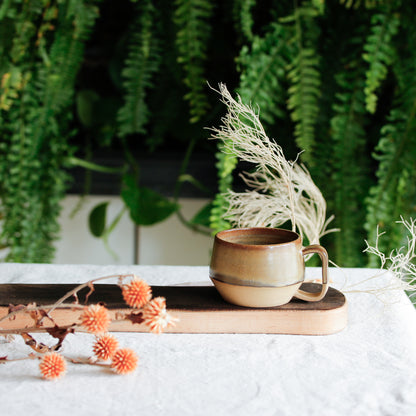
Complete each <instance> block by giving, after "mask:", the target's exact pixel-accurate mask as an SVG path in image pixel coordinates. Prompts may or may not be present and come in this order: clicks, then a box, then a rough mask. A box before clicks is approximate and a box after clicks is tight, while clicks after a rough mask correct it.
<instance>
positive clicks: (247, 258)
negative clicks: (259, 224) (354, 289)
mask: <svg viewBox="0 0 416 416" xmlns="http://www.w3.org/2000/svg"><path fill="white" fill-rule="evenodd" d="M311 253H318V254H319V256H320V258H321V261H322V286H321V290H320V292H319V293H309V292H305V291H304V290H300V289H299V288H300V286H301V284H302V283H303V281H304V278H305V261H304V256H306V255H307V254H311ZM327 271H328V254H327V252H326V250H325V249H324V248H323V247H322V246H320V245H316V244H314V245H310V246H308V247H302V239H301V237H300V235H299V234H297V233H295V232H293V231H288V230H283V229H279V228H240V229H231V230H225V231H221V232H219V233H217V234H216V236H215V240H214V247H213V251H212V255H211V264H210V270H209V275H210V278H211V280H212V281H213V283H214V285H215V287H216V288H217V290H218V292H219V293H220V295H221V296H222V297H223V298H224V300H226V301H227V302H230V303H233V304H236V305H240V306H249V307H271V306H279V305H284V304H285V303H288V302H289V301H290V300H291V299H292V297H296V298H298V299H302V300H305V301H311V302H316V301H319V300H321V299H322V298H323V297H324V296H325V294H326V292H327V290H328V277H327Z"/></svg>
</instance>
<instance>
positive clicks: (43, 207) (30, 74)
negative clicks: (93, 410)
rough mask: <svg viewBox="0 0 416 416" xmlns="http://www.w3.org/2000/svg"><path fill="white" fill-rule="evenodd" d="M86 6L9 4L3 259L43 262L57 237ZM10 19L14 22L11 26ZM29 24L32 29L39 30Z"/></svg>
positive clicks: (91, 14)
mask: <svg viewBox="0 0 416 416" xmlns="http://www.w3.org/2000/svg"><path fill="white" fill-rule="evenodd" d="M97 12H98V10H97V8H96V6H95V5H94V4H93V3H92V2H84V1H82V0H78V1H74V2H71V3H62V2H50V3H47V4H46V3H44V2H41V1H39V2H37V1H34V2H14V3H13V8H9V9H8V10H7V12H6V13H5V14H4V15H3V19H5V21H6V24H9V26H10V27H12V28H13V33H14V34H15V36H14V37H13V45H12V47H11V49H9V54H8V55H7V62H6V63H5V64H3V67H2V71H3V73H2V76H3V79H12V74H16V72H17V71H19V72H20V74H21V75H19V76H17V77H16V75H14V76H15V78H14V79H15V80H16V79H17V80H20V81H19V82H13V83H12V84H11V85H12V86H13V88H14V92H13V94H12V95H10V90H9V91H7V89H4V88H3V89H2V94H1V96H2V99H3V101H4V100H5V98H4V97H5V94H6V95H7V94H8V96H9V97H12V98H13V103H9V104H8V105H7V99H6V101H5V102H6V105H5V106H4V105H3V106H2V109H1V119H2V123H1V126H0V129H1V136H2V137H3V142H2V143H1V153H0V166H1V170H0V178H1V194H2V201H1V209H2V214H3V221H2V235H1V237H2V244H3V245H4V246H6V247H8V248H9V252H8V254H7V256H6V260H12V261H17V262H48V261H51V260H52V258H53V253H54V247H53V242H54V241H55V240H56V239H57V237H58V232H59V225H58V223H57V218H58V215H59V212H60V205H59V204H60V201H61V199H62V198H63V196H64V194H65V189H66V186H67V180H68V175H67V173H66V171H65V170H64V169H65V168H66V167H68V164H67V162H66V160H67V159H68V157H69V156H70V155H71V152H72V148H71V146H70V145H69V142H68V139H69V137H70V133H69V132H68V125H69V124H68V123H69V121H70V119H71V117H70V112H68V108H69V107H70V105H71V104H72V99H73V90H74V83H75V79H76V73H77V71H78V69H79V66H80V63H81V60H82V56H83V48H84V42H85V40H86V39H87V38H88V35H89V33H90V30H91V28H92V26H93V24H94V21H95V19H96V17H97V15H98V13H97ZM10 16H18V18H16V20H14V21H13V24H12V25H11V24H10V23H11V22H10ZM34 22H37V23H38V26H36V24H35V23H34Z"/></svg>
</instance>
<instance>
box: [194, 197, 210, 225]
mask: <svg viewBox="0 0 416 416" xmlns="http://www.w3.org/2000/svg"><path fill="white" fill-rule="evenodd" d="M213 206H214V205H213V202H212V201H211V202H209V203H208V204H206V205H204V206H203V207H202V208H201V209H200V210H199V211H198V212H197V213H196V214H195V215H194V217H193V218H192V219H191V221H190V222H191V224H195V225H203V226H204V227H209V226H210V225H211V221H210V217H211V211H212V208H213Z"/></svg>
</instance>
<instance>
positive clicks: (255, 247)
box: [215, 227, 302, 250]
mask: <svg viewBox="0 0 416 416" xmlns="http://www.w3.org/2000/svg"><path fill="white" fill-rule="evenodd" d="M259 231H261V232H263V233H266V234H270V235H275V234H281V233H284V234H287V235H291V236H292V237H293V239H291V240H289V241H284V242H282V243H270V244H262V245H255V244H242V243H235V242H232V241H227V240H225V239H224V238H223V235H226V234H236V233H246V234H247V232H252V233H253V234H255V233H256V232H259ZM215 239H216V240H217V241H218V242H220V243H221V244H225V245H230V246H233V247H241V248H249V249H251V250H264V249H268V248H271V247H282V246H286V245H289V244H296V243H298V242H299V243H300V244H301V243H302V241H301V236H300V235H299V234H298V233H297V232H295V231H291V230H286V229H284V228H269V227H245V228H229V229H227V230H223V231H219V232H218V233H217V234H216V235H215Z"/></svg>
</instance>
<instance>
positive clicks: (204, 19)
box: [174, 0, 213, 123]
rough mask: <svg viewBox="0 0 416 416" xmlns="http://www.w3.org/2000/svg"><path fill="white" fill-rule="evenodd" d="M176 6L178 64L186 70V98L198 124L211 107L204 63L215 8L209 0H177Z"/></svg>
mask: <svg viewBox="0 0 416 416" xmlns="http://www.w3.org/2000/svg"><path fill="white" fill-rule="evenodd" d="M176 6H177V8H176V10H175V16H174V19H175V23H176V25H177V27H178V32H177V35H176V46H177V48H178V62H179V63H180V64H181V66H182V68H183V72H184V83H185V85H186V87H187V89H188V92H187V93H186V94H185V99H186V100H187V101H188V102H189V105H190V116H191V118H190V121H191V123H195V122H197V121H198V120H199V119H200V118H201V117H202V116H203V115H204V114H205V113H206V111H207V108H208V101H207V96H206V94H204V88H205V86H206V79H205V75H204V72H205V71H204V63H205V61H206V59H207V54H206V53H207V41H208V39H209V36H210V32H211V25H210V24H209V20H210V18H211V17H212V12H213V5H212V2H211V1H209V0H176Z"/></svg>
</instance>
